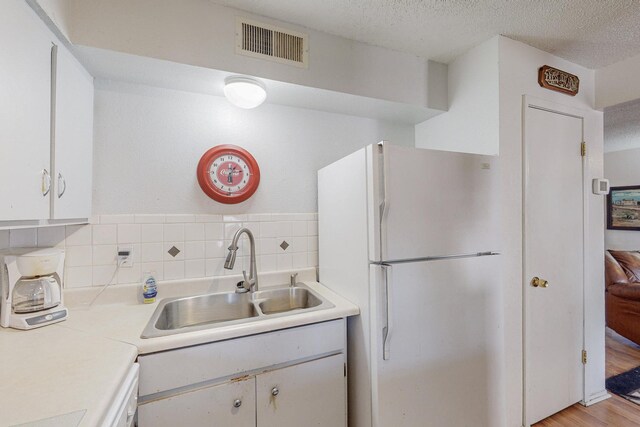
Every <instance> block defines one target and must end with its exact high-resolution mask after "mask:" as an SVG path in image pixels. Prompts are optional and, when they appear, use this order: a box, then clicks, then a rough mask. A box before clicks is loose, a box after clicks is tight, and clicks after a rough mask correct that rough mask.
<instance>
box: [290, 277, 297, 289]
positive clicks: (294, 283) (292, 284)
mask: <svg viewBox="0 0 640 427" xmlns="http://www.w3.org/2000/svg"><path fill="white" fill-rule="evenodd" d="M297 278H298V273H293V274H292V275H291V278H290V282H289V286H291V287H292V288H293V287H294V286H295V285H296V279H297Z"/></svg>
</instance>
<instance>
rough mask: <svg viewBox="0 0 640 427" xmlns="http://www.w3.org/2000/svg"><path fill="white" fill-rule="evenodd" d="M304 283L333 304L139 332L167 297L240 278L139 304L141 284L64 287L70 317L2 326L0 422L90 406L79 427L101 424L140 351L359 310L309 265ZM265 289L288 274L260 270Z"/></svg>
mask: <svg viewBox="0 0 640 427" xmlns="http://www.w3.org/2000/svg"><path fill="white" fill-rule="evenodd" d="M299 278H300V280H301V281H303V283H304V284H305V285H307V286H308V287H310V288H311V289H312V290H314V291H315V292H317V293H318V294H320V295H321V296H323V297H324V298H326V299H327V300H329V301H330V302H331V303H332V304H333V305H334V307H333V308H327V309H324V310H317V311H310V312H304V311H301V312H298V313H295V314H291V315H288V316H281V317H275V318H266V319H263V320H257V321H252V322H247V323H241V324H232V325H227V326H214V327H212V328H210V329H205V330H200V331H193V332H185V333H178V334H174V335H169V336H164V337H157V338H146V339H143V338H140V334H141V333H142V331H143V329H144V327H145V326H146V324H147V322H148V321H149V319H150V318H151V315H152V314H153V312H154V310H155V309H156V307H157V305H158V303H159V301H160V300H162V298H169V297H176V296H189V295H199V294H205V293H212V292H222V291H228V290H233V289H234V286H235V283H236V282H237V281H238V280H239V278H238V277H236V276H226V277H222V278H215V279H211V278H209V279H196V280H185V281H179V282H159V283H158V301H157V302H155V303H153V304H142V303H141V302H139V300H140V297H139V295H138V294H139V293H140V288H141V286H140V285H130V286H129V285H118V286H114V287H112V288H108V289H107V290H106V291H105V292H104V293H103V294H102V295H101V296H100V297H99V298H98V299H97V300H96V301H95V303H94V304H93V305H91V306H89V305H88V302H89V301H91V300H92V299H93V297H94V296H95V295H97V293H98V291H99V289H97V288H85V289H78V290H72V291H65V304H66V305H67V307H68V308H69V310H70V313H69V318H68V319H67V320H65V321H63V322H61V323H58V324H55V325H50V326H46V327H43V328H40V329H35V330H31V331H16V330H10V329H2V328H0V349H2V353H3V355H2V363H0V414H1V415H0V426H5V425H13V424H18V423H25V422H33V421H35V420H40V419H43V418H47V417H52V416H60V415H63V414H67V413H70V412H74V411H79V410H86V411H87V412H86V414H85V415H84V417H83V418H82V420H81V422H80V425H81V426H93V425H96V424H98V422H99V420H100V419H101V418H102V417H103V416H104V414H105V412H106V410H107V408H108V406H109V404H110V403H111V401H112V399H113V396H114V395H115V393H116V391H117V389H118V387H119V386H120V384H121V383H122V381H123V380H124V378H125V375H126V373H127V370H128V369H129V367H130V366H131V364H132V363H133V362H134V361H135V359H136V357H137V355H138V354H144V353H152V352H158V351H163V350H169V349H173V348H178V347H185V346H191V345H197V344H203V343H208V342H214V341H220V340H225V339H230V338H236V337H241V336H246V335H253V334H258V333H263V332H268V331H273V330H277V329H285V328H290V327H295V326H301V325H306V324H310V323H318V322H323V321H327V320H332V319H338V318H343V317H347V316H353V315H357V314H358V313H359V309H358V307H357V306H355V305H353V304H352V303H350V302H348V301H347V300H345V299H344V298H342V297H340V296H338V295H337V294H335V293H333V292H332V291H330V290H329V289H327V288H326V287H324V286H322V285H321V284H319V283H317V282H315V272H314V271H313V270H312V269H308V270H300V271H299ZM260 280H261V288H262V289H264V288H268V287H269V286H273V285H277V284H283V283H287V280H288V273H271V274H265V275H261V276H260Z"/></svg>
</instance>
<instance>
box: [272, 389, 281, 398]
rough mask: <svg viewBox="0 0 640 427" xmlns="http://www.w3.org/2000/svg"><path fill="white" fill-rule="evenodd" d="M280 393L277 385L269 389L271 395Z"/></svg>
mask: <svg viewBox="0 0 640 427" xmlns="http://www.w3.org/2000/svg"><path fill="white" fill-rule="evenodd" d="M279 394H280V390H278V387H274V388H272V389H271V395H272V396H277V395H279Z"/></svg>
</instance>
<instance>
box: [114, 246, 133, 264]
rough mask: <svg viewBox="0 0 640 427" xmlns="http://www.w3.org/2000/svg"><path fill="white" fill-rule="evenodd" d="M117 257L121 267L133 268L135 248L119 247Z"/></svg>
mask: <svg viewBox="0 0 640 427" xmlns="http://www.w3.org/2000/svg"><path fill="white" fill-rule="evenodd" d="M116 256H117V259H118V265H119V266H120V267H124V268H131V267H133V246H118V253H117V254H116Z"/></svg>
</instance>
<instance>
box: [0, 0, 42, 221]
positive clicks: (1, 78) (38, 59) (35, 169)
mask: <svg viewBox="0 0 640 427" xmlns="http://www.w3.org/2000/svg"><path fill="white" fill-rule="evenodd" d="M0 39H1V40H2V49H0V82H2V84H0V221H8V220H39V219H48V218H49V203H50V202H49V189H50V177H51V161H50V143H51V137H50V135H51V132H50V124H51V121H50V118H51V48H52V39H51V36H50V35H49V34H48V32H47V30H46V28H45V27H44V25H43V23H42V22H41V21H40V20H39V19H38V17H37V16H36V15H35V13H34V12H33V11H32V10H31V9H30V8H29V7H28V6H27V4H26V3H25V2H22V1H3V2H2V4H1V5H0Z"/></svg>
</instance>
